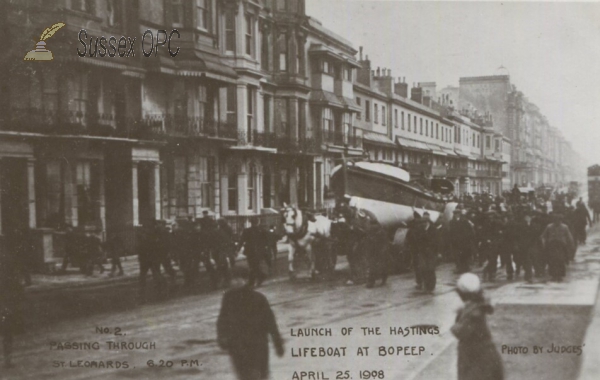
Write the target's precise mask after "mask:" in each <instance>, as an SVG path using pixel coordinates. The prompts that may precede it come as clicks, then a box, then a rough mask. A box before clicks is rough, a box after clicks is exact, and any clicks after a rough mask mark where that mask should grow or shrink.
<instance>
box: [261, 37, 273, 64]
mask: <svg viewBox="0 0 600 380" xmlns="http://www.w3.org/2000/svg"><path fill="white" fill-rule="evenodd" d="M270 46H271V44H270V43H269V34H268V33H263V34H262V46H261V50H260V54H261V57H260V65H261V67H262V68H263V70H269V67H270V64H269V63H270V62H269V50H270V49H269V47H270Z"/></svg>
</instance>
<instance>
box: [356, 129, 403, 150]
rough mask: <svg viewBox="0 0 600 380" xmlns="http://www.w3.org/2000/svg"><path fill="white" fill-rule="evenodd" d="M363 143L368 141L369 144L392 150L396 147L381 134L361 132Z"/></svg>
mask: <svg viewBox="0 0 600 380" xmlns="http://www.w3.org/2000/svg"><path fill="white" fill-rule="evenodd" d="M363 141H368V142H370V143H374V144H379V145H385V146H389V147H392V148H395V147H396V144H394V142H393V141H392V140H391V139H390V138H389V137H387V136H386V135H383V134H381V133H375V132H366V131H365V132H363Z"/></svg>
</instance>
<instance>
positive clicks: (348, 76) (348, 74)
mask: <svg viewBox="0 0 600 380" xmlns="http://www.w3.org/2000/svg"><path fill="white" fill-rule="evenodd" d="M344 79H345V80H347V81H348V82H352V69H349V68H347V67H346V68H345V69H344Z"/></svg>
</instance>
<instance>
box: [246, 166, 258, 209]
mask: <svg viewBox="0 0 600 380" xmlns="http://www.w3.org/2000/svg"><path fill="white" fill-rule="evenodd" d="M255 177H256V169H255V168H254V165H250V167H249V168H248V177H247V181H246V183H247V188H248V210H254V185H255V182H256V178H255Z"/></svg>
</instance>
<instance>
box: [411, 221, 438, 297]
mask: <svg viewBox="0 0 600 380" xmlns="http://www.w3.org/2000/svg"><path fill="white" fill-rule="evenodd" d="M436 235H437V231H436V228H435V226H434V225H433V224H432V223H431V219H430V218H429V213H428V212H427V211H425V213H423V217H422V221H421V223H420V224H419V226H418V227H417V230H416V231H415V236H414V239H415V242H416V243H415V249H416V251H417V266H418V270H419V273H420V276H421V279H422V281H423V285H424V287H425V291H427V292H433V289H434V288H435V284H436V276H435V266H436V261H437V239H436Z"/></svg>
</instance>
